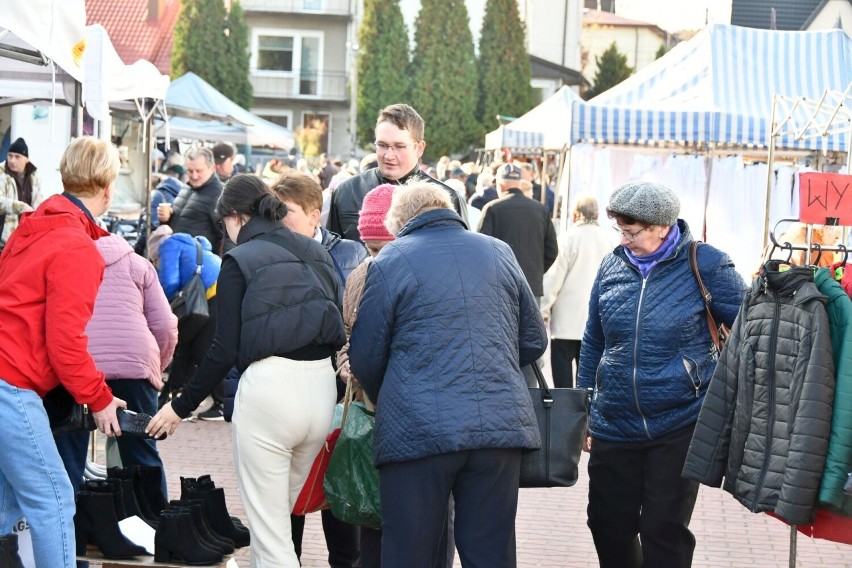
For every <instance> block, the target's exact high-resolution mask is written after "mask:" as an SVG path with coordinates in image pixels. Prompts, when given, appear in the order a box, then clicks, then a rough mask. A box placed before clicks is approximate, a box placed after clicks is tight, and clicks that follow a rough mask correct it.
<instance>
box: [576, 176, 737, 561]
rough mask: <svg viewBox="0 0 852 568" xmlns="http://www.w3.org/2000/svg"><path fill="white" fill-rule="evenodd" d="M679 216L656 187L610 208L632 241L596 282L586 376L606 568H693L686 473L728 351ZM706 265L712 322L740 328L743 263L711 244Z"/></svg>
mask: <svg viewBox="0 0 852 568" xmlns="http://www.w3.org/2000/svg"><path fill="white" fill-rule="evenodd" d="M679 212H680V200H679V199H678V197H677V195H676V194H675V193H674V192H673V191H672V190H671V189H669V188H667V187H664V186H662V185H660V184H656V183H649V182H637V183H629V184H627V185H625V186H623V187H620V188H619V189H617V190H615V192H613V194H612V196H611V197H610V201H609V207H608V208H607V214H608V216H609V217H610V218H612V219H614V220H615V224H614V225H613V228H614V229H615V231H616V232H617V233H618V234H619V235H620V237H621V246H619V247H617V248H616V249H615V250H614V251H613V252H611V253H609V254H608V255H606V256H605V257H604V259H603V261H601V264H600V267H599V268H598V272H597V276H596V277H595V281H594V284H593V285H592V291H591V296H590V299H589V316H588V319H587V321H586V329H585V332H584V335H583V342H582V346H581V350H580V363H579V373H578V386H580V387H582V388H594V394H593V397H592V403H591V408H590V414H589V435H590V437H591V438H590V440H587V447H588V444H590V445H591V450H590V451H591V455H590V456H589V506H588V525H589V528H590V529H591V532H592V537H593V539H594V542H595V549H596V550H597V553H598V561H599V563H600V565H601V567H604V568H640V567H642V566H654V567H656V566H665V567H667V568H686V567H688V566H691V565H692V554H693V551H694V549H695V537H694V536H693V535H692V533H691V532H690V531H689V521H690V518H691V516H692V510H693V508H694V506H695V500H696V498H697V496H698V484H697V483H696V482H695V481H690V480H686V479H683V478H681V470H682V469H683V464H684V460H685V459H686V453H687V450H688V449H689V443H690V440H691V439H692V433H693V430H694V428H695V423H696V421H697V420H698V412H699V410H700V409H701V403H702V401H703V400H704V394H705V393H706V392H707V386H708V384H709V383H710V377H711V376H712V375H713V370H714V368H715V367H716V362H717V360H718V353H717V352H716V347H715V345H714V344H713V340H712V338H711V335H710V330H709V328H708V323H707V317H706V313H705V304H704V298H703V297H702V295H701V293H700V291H699V287H698V282H697V280H696V277H695V274H694V273H693V272H692V269H691V268H690V265H689V262H688V258H687V257H688V253H689V250H690V246H691V245H692V243H693V237H692V234H691V233H690V232H689V227H688V226H687V224H686V222H684V221H683V220H682V219H678V214H679ZM697 264H698V269H699V271H700V274H701V278H702V281H703V282H704V285H705V286H706V287H707V288H708V290H709V291H710V293H711V294H712V296H713V297H712V303H711V305H710V309H711V310H712V313H713V317H714V318H715V319H716V322H718V323H720V324H721V323H724V324H727V325H731V324H733V322H734V318H735V317H736V315H737V310H738V309H739V306H740V303H741V302H742V300H743V296H744V294H745V284H744V282H743V280H742V278H741V277H740V275H739V274H738V273H737V271H736V270H735V269H734V264H733V262H732V261H731V259H730V257H729V256H728V255H727V254H725V253H724V252H722V251H720V250H718V249H716V248H714V247H712V246H710V245H707V244H702V245H701V246H700V247H699V248H698V254H697Z"/></svg>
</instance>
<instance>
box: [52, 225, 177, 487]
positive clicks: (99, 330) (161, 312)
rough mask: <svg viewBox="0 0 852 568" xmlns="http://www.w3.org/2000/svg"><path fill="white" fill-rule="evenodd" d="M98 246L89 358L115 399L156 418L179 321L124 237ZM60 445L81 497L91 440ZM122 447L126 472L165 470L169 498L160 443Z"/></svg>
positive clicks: (73, 437)
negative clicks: (100, 272)
mask: <svg viewBox="0 0 852 568" xmlns="http://www.w3.org/2000/svg"><path fill="white" fill-rule="evenodd" d="M95 244H96V245H97V247H98V250H99V251H100V253H101V256H103V258H104V262H105V263H106V268H105V270H104V279H103V282H102V283H101V287H100V288H99V289H98V296H97V300H96V301H95V311H94V314H93V316H92V319H91V321H90V322H89V325H88V326H87V327H86V334H87V335H88V336H89V353H91V355H92V357H93V358H94V360H95V364H96V365H97V367H98V370H99V371H102V372H103V373H104V374H105V376H106V379H107V381H106V382H107V385H109V387H110V389H112V392H113V394H115V396H118V397H119V398H121V399H123V400H125V401H127V409H128V410H133V411H136V412H144V413H145V414H149V415H151V416H153V415H154V414H156V413H157V396H158V394H159V391H160V389H161V388H162V387H163V379H162V373H163V370H164V369H165V368H166V366H167V365H168V364H169V362H171V360H172V355H173V354H174V350H175V345H176V344H177V318H176V317H175V315H174V314H173V313H172V310H171V308H170V307H169V302H168V300H166V295H165V293H164V292H163V288H162V286H160V281H159V279H158V278H157V271H156V270H155V269H154V266H153V265H152V264H151V263H150V262H149V261H147V260H145V259H144V258H142V257H141V256H139V255H137V254H136V253H134V252H133V247H131V246H130V244H128V243H127V241H125V240H124V238H122V237H121V236H119V235H109V236H106V237H102V238H100V239H98V240H97V241H95ZM119 393H120V394H119ZM56 440H57V447H58V448H59V453H60V455H61V456H62V459H63V461H64V462H65V466H66V469H68V473H69V477H71V482H72V484H73V485H74V489H75V492H76V490H77V489H78V487H79V484H80V483H81V480H82V478H83V469H84V468H85V465H86V448H87V447H88V441H89V436H88V434H87V433H83V434H82V436H81V435H79V434H76V433H75V434H60V435H57V436H56ZM116 442H117V443H118V451H119V453H120V454H121V462H122V464H123V465H124V466H125V467H127V466H131V465H141V466H151V467H153V468H159V470H160V477H161V483H160V486H161V488H162V490H163V496H164V498H165V496H166V476H165V471H164V470H163V462H162V460H161V459H160V454H159V452H158V451H157V442H156V440H154V439H153V438H145V437H136V436H120V437H118V438H117V439H116ZM81 448H82V452H81ZM78 473H79V475H78Z"/></svg>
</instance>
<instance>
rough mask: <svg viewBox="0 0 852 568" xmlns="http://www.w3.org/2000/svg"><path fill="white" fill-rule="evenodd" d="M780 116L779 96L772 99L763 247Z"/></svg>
mask: <svg viewBox="0 0 852 568" xmlns="http://www.w3.org/2000/svg"><path fill="white" fill-rule="evenodd" d="M777 115H778V95H775V96H774V97H773V98H772V122H770V124H769V156H768V157H767V158H766V165H767V166H768V168H767V172H766V207H765V209H764V216H763V246H764V248H765V247H766V245H767V244H769V211H770V210H769V207H770V205H771V202H772V177H773V176H774V175H775V129H776V125H775V121H776V119H777Z"/></svg>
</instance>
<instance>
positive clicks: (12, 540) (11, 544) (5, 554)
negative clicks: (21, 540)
mask: <svg viewBox="0 0 852 568" xmlns="http://www.w3.org/2000/svg"><path fill="white" fill-rule="evenodd" d="M0 568H24V565H23V563H22V562H21V557H20V556H18V535H16V534H15V533H9V534H4V535H3V536H0Z"/></svg>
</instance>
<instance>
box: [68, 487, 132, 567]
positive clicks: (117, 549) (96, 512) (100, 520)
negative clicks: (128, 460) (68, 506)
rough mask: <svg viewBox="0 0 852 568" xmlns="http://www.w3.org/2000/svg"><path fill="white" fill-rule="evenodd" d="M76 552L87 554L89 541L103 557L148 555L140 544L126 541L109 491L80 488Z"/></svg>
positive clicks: (75, 516) (119, 557)
mask: <svg viewBox="0 0 852 568" xmlns="http://www.w3.org/2000/svg"><path fill="white" fill-rule="evenodd" d="M74 529H75V531H76V536H77V538H76V540H77V554H78V555H80V556H84V555H85V554H86V548H87V546H88V544H89V543H90V542H91V543H94V544H95V546H97V547H98V548H99V549H100V550H101V553H102V554H103V555H104V558H109V559H115V560H118V559H126V558H133V557H134V556H142V555H146V554H147V552H146V551H145V549H144V548H143V547H141V546H137V545H135V544H133V543H132V542H130V541H129V540H127V538H126V537H125V536H124V535H123V534H121V531H120V530H119V528H118V519H117V518H116V514H115V508H114V506H113V496H112V495H111V494H109V493H95V492H93V491H80V492H79V493H78V494H77V512H76V513H75V514H74Z"/></svg>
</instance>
